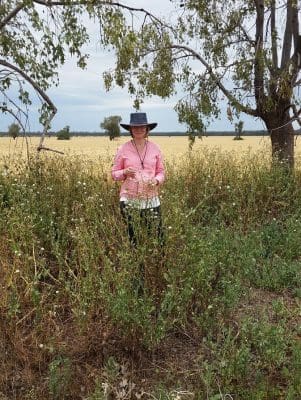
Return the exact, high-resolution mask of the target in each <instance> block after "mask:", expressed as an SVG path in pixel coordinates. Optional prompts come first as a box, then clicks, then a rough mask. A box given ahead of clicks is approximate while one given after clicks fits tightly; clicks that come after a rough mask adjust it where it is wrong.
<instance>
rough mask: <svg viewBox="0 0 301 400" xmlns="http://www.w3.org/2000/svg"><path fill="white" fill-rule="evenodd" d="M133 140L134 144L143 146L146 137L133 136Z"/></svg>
mask: <svg viewBox="0 0 301 400" xmlns="http://www.w3.org/2000/svg"><path fill="white" fill-rule="evenodd" d="M133 142H134V143H135V145H136V146H144V145H145V143H146V139H145V138H141V139H140V138H139V139H137V138H133Z"/></svg>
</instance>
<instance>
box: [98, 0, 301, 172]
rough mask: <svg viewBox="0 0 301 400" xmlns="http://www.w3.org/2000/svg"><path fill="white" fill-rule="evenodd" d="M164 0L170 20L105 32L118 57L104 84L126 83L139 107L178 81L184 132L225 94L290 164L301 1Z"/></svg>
mask: <svg viewBox="0 0 301 400" xmlns="http://www.w3.org/2000/svg"><path fill="white" fill-rule="evenodd" d="M170 1H171V3H172V4H173V5H174V7H175V11H174V12H173V13H172V16H173V17H172V21H171V22H168V21H166V20H164V19H163V18H162V19H159V18H157V19H156V20H152V21H151V22H149V23H148V22H147V21H142V22H141V24H140V25H138V24H136V26H133V28H132V30H131V31H127V32H125V33H123V34H121V35H119V36H118V37H116V36H114V37H113V38H109V40H110V43H111V44H112V45H113V46H114V47H115V49H116V55H117V63H116V68H115V70H114V71H107V72H106V73H105V82H106V87H107V88H108V89H109V88H110V87H111V86H112V85H113V84H114V83H116V84H117V85H119V86H127V87H128V90H129V92H130V93H132V94H133V95H134V96H135V98H136V99H135V104H136V106H137V107H139V104H140V103H141V102H142V101H143V98H144V97H146V96H149V95H158V96H161V97H162V98H168V97H170V96H171V95H173V94H175V93H176V91H178V89H179V86H181V87H182V89H183V90H184V93H185V96H184V97H183V98H182V99H181V100H180V101H179V102H178V103H177V105H176V110H177V112H178V116H179V121H180V122H185V123H186V124H187V125H188V131H189V132H199V131H203V130H204V128H205V127H206V126H207V124H208V122H209V121H210V120H211V119H213V118H216V117H218V116H219V114H220V108H219V104H220V103H221V102H222V101H223V100H226V101H227V103H228V108H229V109H230V111H231V114H232V113H235V114H236V116H237V117H239V115H240V114H241V113H245V114H247V115H250V116H252V117H254V118H257V119H261V120H262V121H263V123H264V124H265V126H266V128H267V130H268V132H269V133H270V136H271V143H272V154H273V156H274V157H277V158H278V159H280V160H281V161H282V162H285V163H288V165H289V166H291V167H292V166H293V162H294V128H293V122H294V121H298V123H299V124H300V125H301V118H300V116H301V108H300V101H299V100H298V97H297V93H296V88H297V87H298V86H300V84H301V79H300V69H301V36H300V35H299V14H300V1H297V0H287V1H282V0H281V1H280V0H279V1H278V0H266V1H264V0H233V1H231V2H225V1H221V0H198V1H196V0H181V1H178V0H170Z"/></svg>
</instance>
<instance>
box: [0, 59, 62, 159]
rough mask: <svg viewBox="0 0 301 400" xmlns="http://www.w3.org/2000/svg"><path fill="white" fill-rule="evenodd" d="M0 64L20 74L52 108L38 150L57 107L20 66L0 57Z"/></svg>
mask: <svg viewBox="0 0 301 400" xmlns="http://www.w3.org/2000/svg"><path fill="white" fill-rule="evenodd" d="M0 65H3V66H5V67H7V68H9V69H11V70H13V71H15V72H17V73H18V74H20V75H21V76H22V77H23V78H24V79H25V80H26V81H27V82H28V83H29V84H30V85H31V86H32V87H33V88H34V89H35V90H36V92H38V93H39V95H40V96H41V97H42V99H43V100H44V101H45V102H46V103H47V104H48V106H49V107H50V109H51V110H52V112H51V114H50V117H49V118H48V121H46V123H45V125H44V129H43V132H42V135H41V139H40V143H39V146H38V151H40V150H41V149H42V148H43V142H44V139H45V135H46V132H47V130H48V129H49V126H50V123H51V121H52V119H53V118H54V116H55V114H56V113H57V108H56V107H55V105H54V104H53V102H52V101H51V100H50V98H49V97H48V96H47V94H46V93H45V92H44V91H43V90H42V89H41V88H40V86H38V85H37V83H36V82H35V81H34V80H33V79H32V78H31V77H30V76H29V75H27V74H26V73H25V72H24V71H22V70H21V69H20V68H18V67H16V66H15V65H13V64H10V63H9V62H7V61H5V60H1V59H0Z"/></svg>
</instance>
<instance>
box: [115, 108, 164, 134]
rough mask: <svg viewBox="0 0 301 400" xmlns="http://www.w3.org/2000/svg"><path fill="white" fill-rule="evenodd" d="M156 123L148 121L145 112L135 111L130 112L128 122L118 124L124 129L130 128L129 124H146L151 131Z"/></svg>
mask: <svg viewBox="0 0 301 400" xmlns="http://www.w3.org/2000/svg"><path fill="white" fill-rule="evenodd" d="M157 125H158V124H157V123H156V122H152V123H150V124H149V123H148V122H147V117H146V113H142V112H136V113H132V114H131V117H130V123H129V124H120V126H122V127H123V128H124V129H126V130H127V131H130V130H131V126H148V127H149V130H150V131H151V130H152V129H154V128H155V127H156V126H157Z"/></svg>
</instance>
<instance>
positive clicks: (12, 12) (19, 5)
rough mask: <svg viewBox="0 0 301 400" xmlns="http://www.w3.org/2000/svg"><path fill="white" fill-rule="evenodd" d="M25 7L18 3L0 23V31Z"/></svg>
mask: <svg viewBox="0 0 301 400" xmlns="http://www.w3.org/2000/svg"><path fill="white" fill-rule="evenodd" d="M24 7H25V4H24V3H19V4H18V5H17V6H16V8H15V9H14V10H12V11H11V12H10V13H9V14H8V15H7V16H6V17H5V18H4V19H3V20H2V21H0V30H2V29H3V28H4V27H5V25H6V24H7V23H8V22H9V21H10V20H11V19H13V18H14V17H15V16H16V15H17V14H18V12H19V11H21V10H22V8H24Z"/></svg>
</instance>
